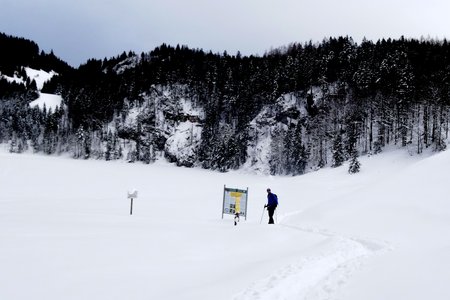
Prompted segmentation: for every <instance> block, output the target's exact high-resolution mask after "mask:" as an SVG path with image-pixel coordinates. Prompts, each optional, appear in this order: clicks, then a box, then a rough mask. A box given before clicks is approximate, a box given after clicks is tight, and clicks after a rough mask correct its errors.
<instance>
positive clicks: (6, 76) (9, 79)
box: [0, 72, 25, 84]
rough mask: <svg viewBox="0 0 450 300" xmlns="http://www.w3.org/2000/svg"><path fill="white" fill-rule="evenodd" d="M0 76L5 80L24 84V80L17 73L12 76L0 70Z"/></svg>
mask: <svg viewBox="0 0 450 300" xmlns="http://www.w3.org/2000/svg"><path fill="white" fill-rule="evenodd" d="M0 78H4V79H6V81H8V82H9V83H13V82H15V83H17V84H25V81H23V79H22V77H19V76H17V74H14V76H13V77H11V76H8V75H2V74H1V72H0Z"/></svg>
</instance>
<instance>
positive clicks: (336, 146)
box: [331, 132, 345, 168]
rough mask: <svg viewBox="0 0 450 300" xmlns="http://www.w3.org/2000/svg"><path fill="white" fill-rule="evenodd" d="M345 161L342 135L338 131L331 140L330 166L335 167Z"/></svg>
mask: <svg viewBox="0 0 450 300" xmlns="http://www.w3.org/2000/svg"><path fill="white" fill-rule="evenodd" d="M344 161H345V154H344V144H343V142H342V135H341V133H340V132H338V133H337V134H336V136H335V138H334V141H333V163H332V165H331V166H332V167H333V168H336V167H339V166H342V164H343V163H344Z"/></svg>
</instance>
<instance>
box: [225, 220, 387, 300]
mask: <svg viewBox="0 0 450 300" xmlns="http://www.w3.org/2000/svg"><path fill="white" fill-rule="evenodd" d="M301 213H302V211H294V212H290V213H287V214H285V215H283V216H282V217H281V218H280V220H279V223H278V224H279V225H278V226H281V227H284V228H286V229H287V230H297V231H302V232H306V233H312V234H319V235H322V236H324V237H325V240H324V242H323V243H322V245H320V247H319V249H317V252H315V253H312V254H310V255H307V256H303V257H302V258H300V259H298V260H297V261H294V262H292V263H290V264H289V265H287V266H284V267H283V268H281V269H279V270H277V271H276V272H275V273H273V274H272V275H270V276H269V277H266V278H264V279H261V280H259V281H256V282H254V283H253V284H252V285H251V286H249V287H248V288H246V289H245V290H244V291H242V292H240V293H238V294H237V295H235V296H234V297H233V299H234V300H256V299H259V300H264V299H270V300H274V299H280V300H281V299H283V300H288V299H297V300H298V299H305V300H324V299H336V296H337V295H336V293H337V292H338V291H339V290H340V289H341V288H342V287H343V286H344V285H345V283H346V282H347V281H348V279H349V278H350V276H352V274H353V273H354V272H355V271H356V270H358V269H359V268H360V267H361V265H362V264H363V262H364V260H365V259H367V258H369V257H370V256H372V255H375V254H380V253H382V252H383V251H386V250H388V249H389V246H388V245H387V244H386V243H384V242H379V241H376V242H375V241H370V240H365V239H360V238H354V237H346V236H342V235H339V234H337V233H333V232H330V231H328V230H323V229H318V228H303V227H299V226H294V225H290V224H289V222H287V221H288V219H290V218H291V217H292V216H295V215H298V214H301Z"/></svg>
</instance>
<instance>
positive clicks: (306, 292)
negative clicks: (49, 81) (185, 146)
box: [0, 151, 450, 300]
mask: <svg viewBox="0 0 450 300" xmlns="http://www.w3.org/2000/svg"><path fill="white" fill-rule="evenodd" d="M361 163H362V171H361V172H360V173H358V174H356V175H349V174H348V173H347V166H343V167H340V168H336V169H322V170H320V171H317V172H314V173H309V174H307V175H303V176H298V177H271V176H256V175H250V174H248V173H247V174H246V173H244V172H242V171H239V172H229V173H215V172H211V171H208V170H201V169H187V168H176V167H174V166H173V165H170V164H165V163H162V162H157V163H156V164H152V165H144V164H126V163H121V162H103V161H92V160H87V161H84V160H83V161H77V160H72V159H67V158H62V157H60V158H55V157H47V156H38V155H34V156H33V155H27V154H21V155H15V154H9V153H5V152H0V166H1V167H0V189H1V191H2V194H1V197H0V241H1V247H0V266H1V268H0V283H1V284H0V299H9V300H18V299H46V300H47V299H108V300H110V299H235V300H237V299H240V300H242V299H245V300H250V299H345V300H360V299H393V300H394V299H395V300H398V299H409V300H415V299H450V286H449V285H448V278H450V268H449V266H450V239H449V238H448V232H449V230H450V201H448V195H449V192H448V187H447V184H448V177H449V175H448V172H449V171H448V165H450V151H447V152H443V153H440V154H438V155H434V156H431V157H427V156H422V157H411V156H409V155H408V154H407V153H404V152H403V151H392V152H389V153H385V154H382V155H376V156H371V157H362V158H361ZM224 184H226V185H227V187H236V188H247V187H248V188H249V204H248V205H249V207H248V209H249V211H248V220H247V221H244V220H241V222H240V223H239V224H238V226H233V218H232V216H225V217H224V219H222V218H221V211H222V210H221V206H222V195H223V185H224ZM267 187H271V188H272V190H273V191H274V192H275V193H276V194H277V195H278V198H279V201H280V207H279V209H278V212H277V218H276V219H277V224H276V225H267V224H266V223H267V216H266V214H264V218H263V223H262V224H260V218H261V214H262V212H263V204H264V203H265V198H266V195H265V189H266V188H267ZM131 189H136V190H138V191H139V197H138V198H137V199H135V200H134V209H133V215H132V216H130V214H129V206H130V200H129V199H127V191H129V190H131Z"/></svg>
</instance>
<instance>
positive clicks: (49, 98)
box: [30, 93, 62, 112]
mask: <svg viewBox="0 0 450 300" xmlns="http://www.w3.org/2000/svg"><path fill="white" fill-rule="evenodd" d="M61 102H62V97H61V96H60V95H54V94H47V93H39V97H38V98H37V99H36V100H34V101H32V102H30V107H35V106H37V107H39V108H40V109H44V105H45V107H46V109H47V111H48V110H49V109H52V111H53V112H55V110H56V108H57V107H59V106H61Z"/></svg>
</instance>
